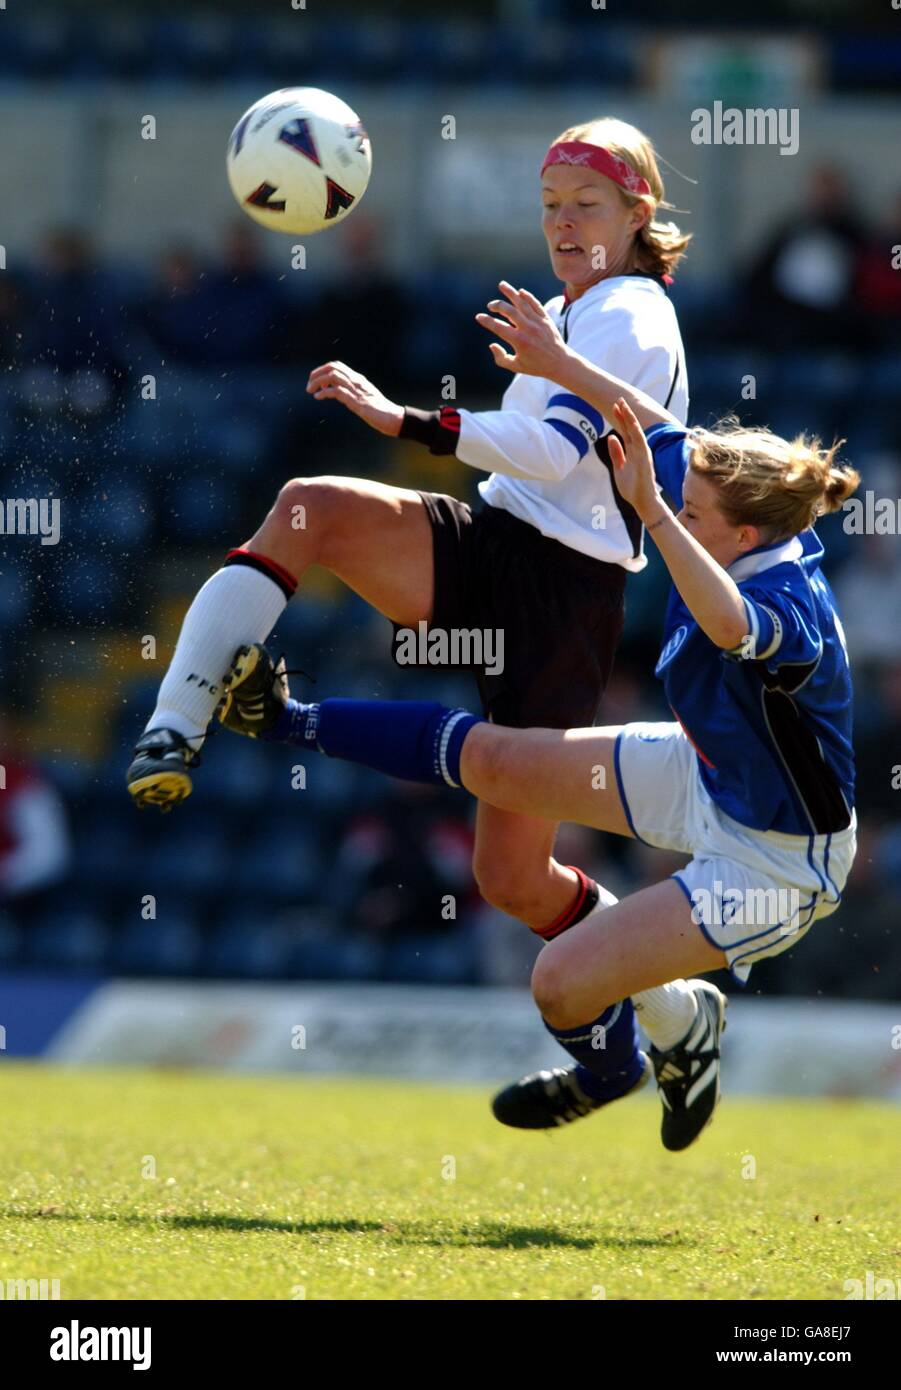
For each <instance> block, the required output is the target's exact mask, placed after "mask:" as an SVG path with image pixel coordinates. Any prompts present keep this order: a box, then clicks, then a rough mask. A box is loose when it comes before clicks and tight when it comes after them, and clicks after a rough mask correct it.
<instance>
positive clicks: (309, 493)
mask: <svg viewBox="0 0 901 1390" xmlns="http://www.w3.org/2000/svg"><path fill="white" fill-rule="evenodd" d="M340 483H341V480H340V479H339V478H331V477H317V478H291V479H290V481H288V482H287V483H285V484H284V486H283V487H282V488H281V489H280V491H279V493H278V496H277V497H276V499H275V503H274V504H273V507H272V510H271V511H270V513H269V515H268V516H267V518H266V521H265V522H264V524H263V526H262V528H261V532H260V534H261V535H262V534H264V533H265V534H266V535H267V536H268V535H272V536H277V537H278V539H279V540H281V541H285V540H293V541H295V542H296V543H298V544H302V545H303V547H304V549H305V550H306V551H307V552H312V553H314V554H315V555H316V558H317V559H318V558H319V556H320V553H321V551H322V550H323V547H324V546H325V545H326V544H327V541H328V536H329V532H330V531H331V530H332V529H333V528H334V526H335V525H336V524H338V520H339V517H340V512H341V502H340V490H341V489H340Z"/></svg>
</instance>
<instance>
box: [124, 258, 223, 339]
mask: <svg viewBox="0 0 901 1390" xmlns="http://www.w3.org/2000/svg"><path fill="white" fill-rule="evenodd" d="M211 312H212V291H211V288H210V285H209V282H208V281H207V280H206V279H205V278H204V275H203V271H202V269H201V266H200V262H199V261H198V259H197V256H196V254H195V252H194V251H193V250H192V249H191V248H190V247H189V246H184V245H175V246H171V247H170V248H169V250H168V251H166V252H165V254H164V256H163V259H162V261H161V263H160V268H159V275H158V279H157V282H156V285H155V286H154V288H153V290H152V292H151V294H150V297H149V298H148V300H147V302H146V304H142V305H140V306H139V308H138V313H137V316H138V319H139V322H140V323H141V325H142V326H143V327H144V328H145V329H146V331H147V332H148V333H149V335H150V338H151V339H152V341H153V344H154V346H155V347H156V348H157V349H158V350H159V352H160V353H161V354H162V356H164V357H165V358H167V359H171V360H172V361H173V362H183V363H185V364H188V365H192V366H196V365H198V364H200V363H202V362H205V361H206V360H207V359H208V357H209V352H210V348H209V333H210V328H209V319H210V314H211Z"/></svg>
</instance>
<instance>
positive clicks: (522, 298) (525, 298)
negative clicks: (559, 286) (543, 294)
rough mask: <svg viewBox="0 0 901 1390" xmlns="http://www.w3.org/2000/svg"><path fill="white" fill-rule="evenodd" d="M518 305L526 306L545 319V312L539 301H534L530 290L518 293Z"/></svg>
mask: <svg viewBox="0 0 901 1390" xmlns="http://www.w3.org/2000/svg"><path fill="white" fill-rule="evenodd" d="M519 302H520V304H523V305H526V306H527V307H528V308H529V309H533V310H537V311H538V313H539V314H540V315H541V317H542V318H546V317H547V310H546V309H545V307H544V305H543V304H542V302H541V300H540V299H536V298H535V296H534V294H533V293H532V291H531V290H520V291H519Z"/></svg>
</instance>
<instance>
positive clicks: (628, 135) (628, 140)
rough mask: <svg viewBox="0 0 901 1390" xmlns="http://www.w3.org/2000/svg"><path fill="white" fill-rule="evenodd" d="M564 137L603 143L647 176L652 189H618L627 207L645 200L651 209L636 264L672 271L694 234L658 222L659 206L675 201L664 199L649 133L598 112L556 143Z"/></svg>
mask: <svg viewBox="0 0 901 1390" xmlns="http://www.w3.org/2000/svg"><path fill="white" fill-rule="evenodd" d="M561 140H584V141H585V143H586V144H589V145H600V146H601V147H602V148H603V149H605V150H609V151H610V152H611V154H615V155H618V156H619V158H620V159H624V160H625V162H626V163H627V164H628V165H629V168H630V169H634V170H635V172H636V173H637V174H641V176H642V178H644V179H647V181H648V184H649V185H650V189H651V191H650V193H630V192H629V191H628V189H625V188H621V187H620V186H619V184H617V186H616V191H617V193H618V194H619V196H620V197H621V198H622V200H623V202H624V203H625V204H626V206H627V207H634V206H635V204H636V203H646V204H647V206H648V207H649V209H650V214H649V216H648V219H647V221H646V222H645V223H644V225H643V226H642V227H641V228H640V230H639V231H637V232H636V233H635V266H636V269H637V270H644V271H647V272H648V274H650V275H670V274H672V272H673V270H675V268H676V266H677V265H678V264H679V261H680V260H681V259H682V257H683V255H684V254H685V248H686V247H687V245H688V243H689V242H690V241H691V234H690V233H687V234H683V233H682V232H680V231H679V228H678V227H677V226H676V224H675V222H658V220H657V212H658V209H659V208H671V207H672V203H667V202H665V201H664V188H663V179H662V178H661V177H660V170H659V169H658V167H657V155H656V152H655V150H654V146H653V145H652V144H651V142H650V140H649V139H648V137H647V136H646V135H643V134H642V133H641V131H640V130H638V129H637V127H636V126H634V125H629V124H628V123H627V122H626V121H617V120H615V119H614V118H613V117H612V116H599V117H598V118H597V119H596V120H593V121H585V122H583V124H582V125H574V126H570V128H569V129H568V130H564V131H563V133H562V135H558V136H557V139H556V140H555V141H554V144H558V143H559V142H560V141H561Z"/></svg>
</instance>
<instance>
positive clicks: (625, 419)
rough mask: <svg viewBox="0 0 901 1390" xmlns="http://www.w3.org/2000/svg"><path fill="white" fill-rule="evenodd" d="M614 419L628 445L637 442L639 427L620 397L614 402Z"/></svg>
mask: <svg viewBox="0 0 901 1390" xmlns="http://www.w3.org/2000/svg"><path fill="white" fill-rule="evenodd" d="M616 418H617V421H618V423H619V426H620V430H621V433H622V435H623V437H624V439H625V440H626V441H627V443H629V444H634V443H636V442H637V440H638V438H639V436H640V435H641V434H642V431H641V426H640V425H639V423H638V421H637V419H636V418H635V415H634V414H633V412H632V411H631V410H630V409H629V406H628V404H627V403H626V401H624V400H623V398H622V397H620V399H619V400H618V401H617V402H616Z"/></svg>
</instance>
